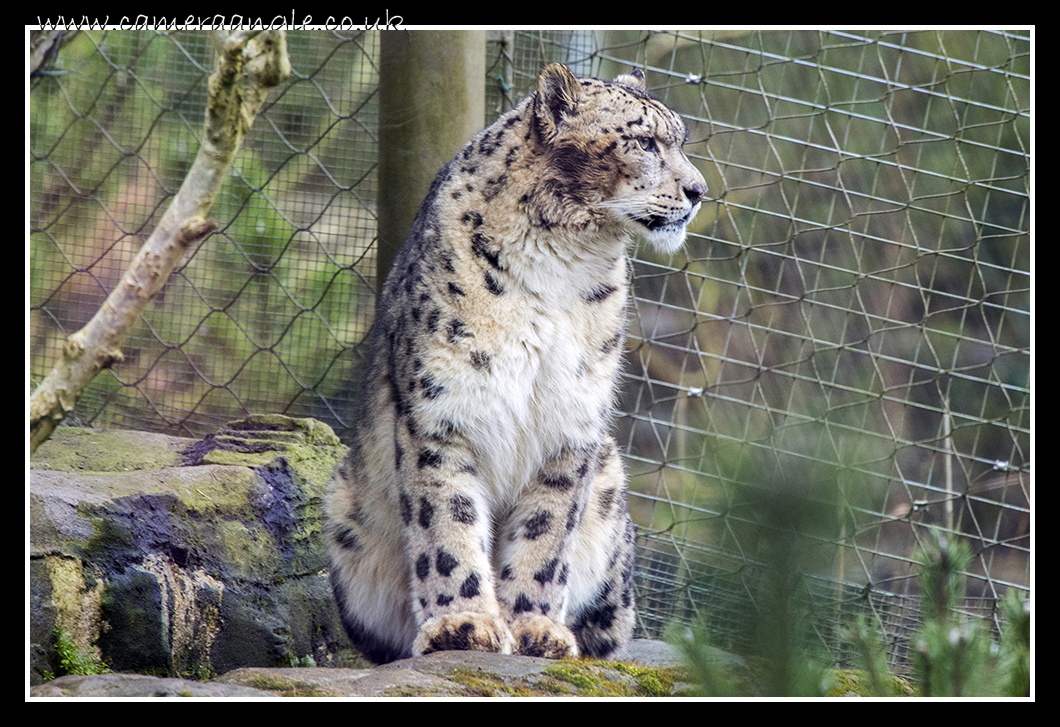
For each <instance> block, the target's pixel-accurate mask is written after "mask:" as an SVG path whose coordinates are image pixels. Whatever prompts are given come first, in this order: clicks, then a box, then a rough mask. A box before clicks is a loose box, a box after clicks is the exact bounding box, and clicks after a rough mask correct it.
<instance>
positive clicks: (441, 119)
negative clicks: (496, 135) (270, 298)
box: [376, 30, 486, 290]
mask: <svg viewBox="0 0 1060 727" xmlns="http://www.w3.org/2000/svg"><path fill="white" fill-rule="evenodd" d="M379 51H380V53H379V55H380V63H379V195H378V203H377V207H378V209H377V214H378V219H379V223H378V225H379V226H378V235H379V247H378V252H377V255H378V257H377V263H376V270H377V273H378V276H379V277H378V288H379V289H380V290H381V289H382V286H383V281H384V280H385V279H386V274H387V273H388V272H389V271H390V266H391V264H392V263H393V261H394V257H395V256H396V255H397V252H398V250H400V249H401V245H402V244H403V243H404V242H405V237H406V235H408V232H409V228H411V227H412V220H413V219H414V218H415V216H416V210H417V209H419V206H420V202H422V201H423V197H424V195H426V194H427V190H428V189H430V186H431V182H432V181H433V179H434V177H435V175H436V174H437V173H438V170H440V169H441V168H442V166H443V165H444V164H446V163H447V162H448V161H449V160H450V159H452V158H453V156H454V155H455V154H456V152H457V151H459V149H460V148H461V147H462V146H463V145H464V143H465V142H466V141H467V140H468V139H470V138H471V136H472V135H474V134H475V133H476V132H477V131H479V130H480V129H481V128H482V127H483V126H484V124H485V108H486V92H485V73H486V33H485V31H429V30H413V31H384V32H383V33H382V35H381V37H380V46H379Z"/></svg>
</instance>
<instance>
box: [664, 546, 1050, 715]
mask: <svg viewBox="0 0 1060 727" xmlns="http://www.w3.org/2000/svg"><path fill="white" fill-rule="evenodd" d="M791 542H792V543H794V542H795V541H794V540H793V541H791ZM798 550H799V547H798V546H793V547H792V548H791V552H793V553H797V552H798ZM773 558H774V559H773V561H772V562H771V563H770V564H769V570H771V571H774V573H772V574H771V575H770V576H768V577H766V578H765V579H763V581H762V586H761V593H760V594H758V595H759V596H760V598H759V602H760V603H761V604H762V609H761V610H760V611H759V613H758V614H757V615H756V616H752V619H753V620H755V621H756V623H757V624H758V625H757V627H756V629H755V634H756V635H757V637H758V641H757V642H756V644H757V655H756V656H754V657H752V658H750V659H749V660H748V662H747V664H748V667H747V669H746V670H745V671H746V672H747V673H746V674H744V673H741V670H740V669H737V668H734V666H733V663H732V661H731V659H730V661H729V662H725V661H724V660H723V659H722V658H720V656H719V654H720V653H721V652H718V651H717V650H715V649H713V648H712V647H711V645H710V638H709V635H708V632H707V629H706V628H705V627H704V626H702V625H698V626H695V627H693V628H691V629H687V630H686V629H678V628H677V627H671V629H670V632H669V634H668V638H669V640H670V641H671V642H673V643H675V644H676V645H677V646H678V647H679V648H680V649H681V651H682V653H683V655H684V657H685V660H686V662H687V665H688V667H689V669H690V670H691V680H692V682H693V683H694V684H695V687H694V689H693V692H692V693H693V694H695V695H697V696H711V697H733V696H789V697H795V696H829V695H831V696H841V695H844V694H847V693H851V692H853V693H856V694H858V695H860V696H875V697H894V696H909V695H910V694H914V693H915V694H916V696H922V697H1027V696H1030V609H1029V606H1028V604H1027V603H1026V601H1025V599H1024V598H1023V596H1022V595H1021V594H1020V593H1019V592H1018V591H1016V590H1014V589H1013V590H1010V591H1009V592H1008V593H1007V594H1006V595H1005V597H1004V598H1002V599H1001V602H1000V604H999V605H1000V611H1001V614H1002V621H1003V624H1004V625H1003V628H1002V632H1001V638H1000V642H999V643H995V642H994V640H993V638H992V637H991V635H990V633H989V631H988V630H987V629H985V628H984V627H983V626H982V625H981V624H980V623H978V622H976V621H973V620H971V619H968V618H966V617H964V616H962V615H961V614H960V613H959V611H958V610H957V603H958V599H959V598H960V597H961V595H962V594H964V592H965V590H964V588H965V583H964V576H963V575H962V573H963V572H964V571H965V570H966V569H967V566H968V563H969V561H970V560H971V554H970V551H969V549H968V546H967V545H966V544H965V543H964V542H963V541H961V540H958V539H955V538H953V537H951V536H946V535H941V534H938V533H936V532H934V531H932V533H931V538H930V540H929V542H928V544H927V545H926V546H925V548H924V550H923V552H922V554H921V560H922V570H921V573H920V585H921V590H922V594H923V604H924V622H923V624H922V625H921V627H920V629H919V630H918V632H917V634H916V635H915V637H914V638H913V639H912V641H911V655H912V661H913V666H914V680H913V681H914V682H915V684H916V688H915V691H914V689H912V688H911V687H910V685H909V683H908V682H906V681H905V680H904V679H901V678H900V677H897V676H895V675H894V674H892V673H891V671H890V669H889V667H888V665H887V660H886V657H885V655H884V651H883V648H882V647H881V645H880V642H879V638H878V635H877V633H876V632H875V631H874V630H873V629H872V628H871V627H870V626H869V624H868V622H867V621H866V620H865V619H864V618H859V619H858V620H857V621H856V623H855V624H854V625H853V626H851V627H850V628H848V629H846V630H845V633H844V636H845V640H846V641H847V642H848V643H849V644H850V645H851V646H852V647H853V648H854V650H855V652H856V653H858V654H859V655H860V658H861V666H862V668H861V669H860V670H857V671H843V672H836V671H833V670H831V669H829V668H827V666H826V661H825V656H824V655H823V654H821V653H820V652H819V650H818V649H816V648H814V646H813V644H812V642H811V641H810V640H809V639H808V638H807V635H806V628H805V621H806V611H805V607H804V606H803V605H802V603H801V602H800V600H799V599H798V598H796V597H794V594H795V593H796V592H797V590H796V588H795V584H797V583H798V582H799V581H800V579H801V574H800V573H799V572H798V570H797V568H795V567H794V566H795V562H796V561H795V559H793V558H792V557H791V556H790V555H781V554H779V553H778V552H774V555H773Z"/></svg>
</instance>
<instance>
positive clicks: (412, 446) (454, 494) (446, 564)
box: [399, 436, 515, 656]
mask: <svg viewBox="0 0 1060 727" xmlns="http://www.w3.org/2000/svg"><path fill="white" fill-rule="evenodd" d="M400 439H403V440H404V447H401V448H400V449H399V451H400V452H401V457H402V459H403V460H405V461H403V462H402V464H401V467H399V471H400V472H401V473H402V475H403V478H402V479H403V485H402V488H401V492H400V495H399V497H400V503H399V506H400V508H401V518H402V523H403V525H404V528H405V536H406V541H407V544H408V554H409V562H410V565H411V569H412V573H411V583H412V599H413V603H412V606H413V612H414V613H415V616H416V622H417V624H418V626H419V631H418V633H417V635H416V639H415V641H414V642H413V645H412V652H413V654H414V655H417V656H418V655H421V654H428V653H431V652H433V651H450V650H470V651H492V652H498V653H501V654H510V653H512V652H513V651H514V646H515V642H514V640H513V638H512V634H511V632H510V630H509V628H508V626H507V624H506V623H505V619H504V617H503V615H502V613H501V610H500V608H499V606H498V604H497V598H496V592H495V589H494V583H493V576H492V572H491V566H490V558H489V554H488V550H487V549H488V543H489V542H490V519H489V515H488V513H487V511H486V507H485V503H483V502H482V499H481V494H480V493H482V492H483V491H484V486H483V484H482V482H481V480H480V478H479V476H478V474H477V472H476V471H475V467H474V465H473V461H472V460H471V458H470V456H469V453H468V450H467V448H466V447H462V446H460V444H459V443H458V442H456V441H454V439H455V438H454V437H452V436H450V437H449V438H448V441H446V442H441V441H439V439H438V438H437V437H434V438H431V437H425V436H418V437H408V438H400ZM399 441H400V440H399Z"/></svg>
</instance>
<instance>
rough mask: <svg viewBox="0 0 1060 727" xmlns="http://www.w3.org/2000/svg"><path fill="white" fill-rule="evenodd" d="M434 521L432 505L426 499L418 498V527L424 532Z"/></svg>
mask: <svg viewBox="0 0 1060 727" xmlns="http://www.w3.org/2000/svg"><path fill="white" fill-rule="evenodd" d="M433 520H434V505H432V504H431V501H430V500H428V499H427V498H426V497H421V498H420V527H421V528H423V529H424V530H426V529H427V528H429V527H430V526H431V521H433Z"/></svg>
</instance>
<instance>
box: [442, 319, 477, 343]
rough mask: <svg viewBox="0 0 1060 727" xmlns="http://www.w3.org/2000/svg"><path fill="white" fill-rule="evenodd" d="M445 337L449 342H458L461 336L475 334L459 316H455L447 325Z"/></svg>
mask: <svg viewBox="0 0 1060 727" xmlns="http://www.w3.org/2000/svg"><path fill="white" fill-rule="evenodd" d="M445 337H446V338H447V339H448V340H449V343H456V341H457V339H459V338H472V337H474V334H473V333H472V332H471V330H470V329H469V328H468V327H467V324H466V323H464V322H463V321H462V320H460V319H459V318H454V319H452V320H451V321H449V323H448V324H447V325H446V326H445Z"/></svg>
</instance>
